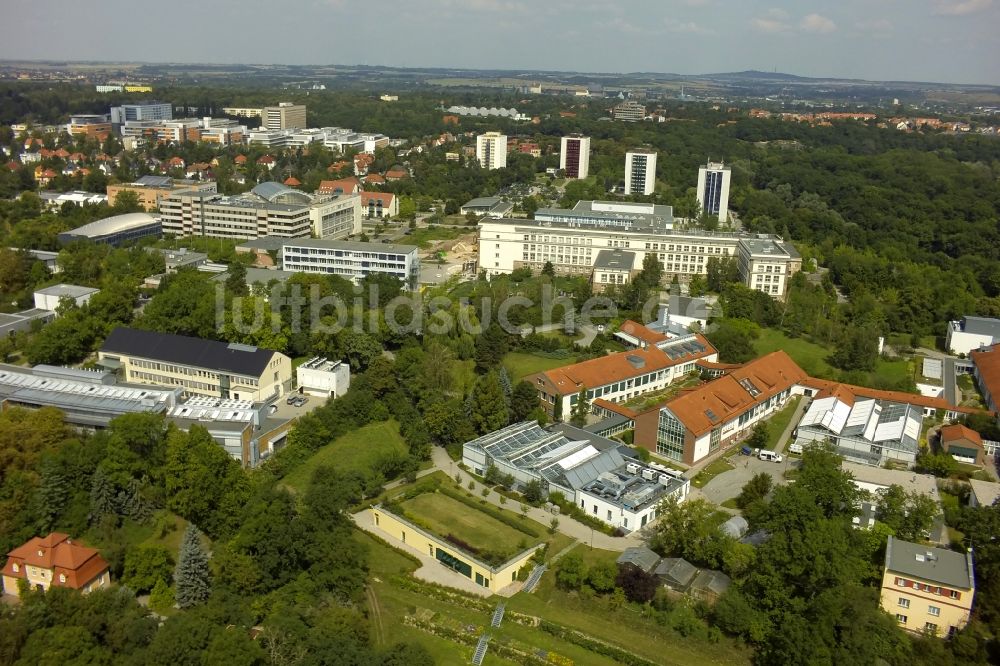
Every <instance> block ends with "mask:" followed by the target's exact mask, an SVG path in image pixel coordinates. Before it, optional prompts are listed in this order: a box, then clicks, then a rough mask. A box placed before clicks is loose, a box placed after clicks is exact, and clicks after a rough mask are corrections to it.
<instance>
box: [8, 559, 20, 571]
mask: <svg viewBox="0 0 1000 666" xmlns="http://www.w3.org/2000/svg"><path fill="white" fill-rule="evenodd" d="M10 568H11V570H12V571H13V572H14V573H18V572H19V571H21V567H20V565H18V563H17V562H14V563H13V564H11V565H10Z"/></svg>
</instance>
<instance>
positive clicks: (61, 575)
mask: <svg viewBox="0 0 1000 666" xmlns="http://www.w3.org/2000/svg"><path fill="white" fill-rule="evenodd" d="M59 582H60V583H65V582H66V574H64V573H61V574H59Z"/></svg>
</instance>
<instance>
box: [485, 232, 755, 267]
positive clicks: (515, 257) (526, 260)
mask: <svg viewBox="0 0 1000 666" xmlns="http://www.w3.org/2000/svg"><path fill="white" fill-rule="evenodd" d="M738 244H739V239H738V238H737V237H735V236H733V235H727V234H719V235H697V234H685V233H671V234H669V235H668V234H664V233H652V232H650V233H644V232H638V231H624V230H621V229H614V228H610V227H607V226H600V227H598V226H579V227H569V226H543V225H540V224H536V223H532V222H530V221H527V220H516V219H511V220H495V219H489V220H484V221H483V222H481V223H480V225H479V263H480V267H481V268H482V269H483V270H485V271H487V273H490V274H492V275H496V274H500V273H510V272H511V271H513V270H514V269H515V268H519V267H521V266H528V267H531V268H532V269H533V270H541V268H542V266H544V265H545V262H546V261H551V262H552V265H553V266H554V267H555V269H556V270H557V271H559V272H560V273H563V274H571V275H572V274H577V275H587V276H589V275H590V274H591V272H592V271H593V268H594V262H595V261H596V260H597V254H598V253H599V252H600V251H601V250H606V249H624V250H628V251H630V252H634V253H635V255H636V258H635V263H636V265H637V266H642V262H643V260H644V259H645V257H646V254H647V253H653V254H655V255H656V258H657V259H659V261H660V263H661V264H663V268H664V273H666V274H667V275H675V274H676V275H679V276H681V278H682V279H685V277H687V278H689V277H690V276H692V275H704V274H706V268H705V266H706V262H707V261H708V258H709V257H713V256H714V257H719V258H721V257H728V256H735V255H736V253H737V247H738Z"/></svg>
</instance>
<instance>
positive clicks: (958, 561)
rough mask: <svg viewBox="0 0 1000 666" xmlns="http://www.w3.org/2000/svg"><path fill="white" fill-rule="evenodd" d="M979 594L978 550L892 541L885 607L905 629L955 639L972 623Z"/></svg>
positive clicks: (883, 595)
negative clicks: (975, 557)
mask: <svg viewBox="0 0 1000 666" xmlns="http://www.w3.org/2000/svg"><path fill="white" fill-rule="evenodd" d="M975 592H976V582H975V575H974V572H973V563H972V550H968V551H967V552H965V553H958V552H955V551H953V550H946V549H944V548H932V547H930V546H924V545H921V544H917V543H910V542H909V541H902V540H901V539H896V538H895V537H892V536H890V537H889V541H888V544H887V545H886V548H885V571H884V573H883V575H882V593H881V606H882V610H884V611H885V612H887V613H889V614H891V615H895V616H896V621H897V622H899V624H900V626H901V627H902V628H903V629H906V630H907V631H910V632H913V633H918V634H921V633H931V634H933V635H936V636H939V637H946V636H948V637H950V636H952V635H953V634H955V632H957V631H959V630H960V629H962V628H963V627H964V626H965V625H966V624H968V622H969V616H970V615H971V613H972V602H973V597H974V596H975Z"/></svg>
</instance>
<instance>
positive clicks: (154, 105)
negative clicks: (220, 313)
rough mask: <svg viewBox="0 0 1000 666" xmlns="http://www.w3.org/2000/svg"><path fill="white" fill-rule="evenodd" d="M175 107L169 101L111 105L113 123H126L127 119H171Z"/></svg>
mask: <svg viewBox="0 0 1000 666" xmlns="http://www.w3.org/2000/svg"><path fill="white" fill-rule="evenodd" d="M173 117H174V108H173V105H171V104H170V103H168V102H137V103H135V104H122V105H121V106H113V107H111V124H112V125H124V124H125V121H126V120H170V119H172V118H173Z"/></svg>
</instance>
